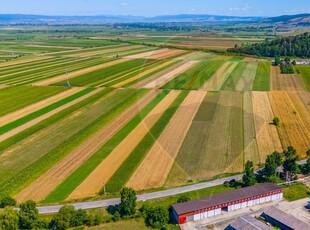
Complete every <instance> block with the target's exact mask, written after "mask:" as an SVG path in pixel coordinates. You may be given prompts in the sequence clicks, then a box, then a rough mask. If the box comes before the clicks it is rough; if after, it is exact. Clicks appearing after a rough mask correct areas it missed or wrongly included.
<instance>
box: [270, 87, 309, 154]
mask: <svg viewBox="0 0 310 230" xmlns="http://www.w3.org/2000/svg"><path fill="white" fill-rule="evenodd" d="M269 98H270V101H271V105H272V108H273V111H274V114H275V116H277V117H279V119H280V125H279V127H278V131H279V135H280V138H281V142H282V145H283V147H285V148H287V147H288V146H290V145H291V146H293V147H295V148H296V150H297V153H298V154H299V155H300V156H302V157H305V156H306V151H307V150H308V149H310V133H309V131H308V129H309V128H308V127H307V125H306V123H308V121H307V122H306V123H305V122H304V121H303V120H304V119H307V118H305V117H302V115H303V114H301V113H300V112H299V111H298V109H297V108H296V107H295V106H294V104H293V102H292V99H291V98H290V97H289V95H288V93H287V92H283V91H277V92H276V91H274V92H270V93H269Z"/></svg>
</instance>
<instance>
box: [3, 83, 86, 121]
mask: <svg viewBox="0 0 310 230" xmlns="http://www.w3.org/2000/svg"><path fill="white" fill-rule="evenodd" d="M82 90H84V88H72V89H69V90H66V91H64V92H62V93H59V94H57V95H55V96H52V97H49V98H47V99H44V100H42V101H39V102H37V103H35V104H32V105H29V106H27V107H25V108H22V109H20V110H17V111H14V112H12V113H9V114H6V115H5V116H2V117H0V127H1V126H3V125H5V124H8V123H10V122H12V121H15V120H17V119H19V118H22V117H24V116H26V115H28V114H30V113H33V112H35V111H37V110H40V109H42V108H44V107H46V106H49V105H51V104H53V103H55V102H57V101H59V100H61V99H64V98H66V97H69V96H71V95H73V94H75V93H77V92H80V91H82Z"/></svg>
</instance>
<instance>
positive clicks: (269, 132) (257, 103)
mask: <svg viewBox="0 0 310 230" xmlns="http://www.w3.org/2000/svg"><path fill="white" fill-rule="evenodd" d="M252 100H253V113H254V123H255V132H256V134H255V138H256V141H257V145H258V150H259V162H264V160H265V159H266V157H267V155H269V154H271V153H273V152H274V151H278V152H282V145H281V141H280V139H279V135H278V132H277V128H276V127H275V126H274V125H273V124H272V119H273V118H274V114H273V111H272V108H271V105H270V102H269V98H268V93H267V92H252Z"/></svg>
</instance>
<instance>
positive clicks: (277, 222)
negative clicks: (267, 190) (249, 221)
mask: <svg viewBox="0 0 310 230" xmlns="http://www.w3.org/2000/svg"><path fill="white" fill-rule="evenodd" d="M261 217H262V218H263V219H264V220H265V221H267V222H269V223H271V224H272V225H274V226H277V227H279V228H281V229H282V230H294V229H296V230H304V229H307V230H308V229H310V225H309V224H307V223H305V222H303V221H301V220H299V219H297V218H296V217H294V216H292V215H290V214H287V213H285V212H283V211H281V210H279V209H277V208H275V207H271V208H269V209H268V210H267V211H265V212H263V213H262V215H261Z"/></svg>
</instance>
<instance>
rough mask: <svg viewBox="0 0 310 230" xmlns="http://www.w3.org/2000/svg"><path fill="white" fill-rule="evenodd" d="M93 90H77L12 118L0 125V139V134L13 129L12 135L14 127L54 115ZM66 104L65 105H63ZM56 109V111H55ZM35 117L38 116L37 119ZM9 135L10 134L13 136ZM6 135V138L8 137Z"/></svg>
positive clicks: (0, 135) (0, 136)
mask: <svg viewBox="0 0 310 230" xmlns="http://www.w3.org/2000/svg"><path fill="white" fill-rule="evenodd" d="M93 90H95V89H94V88H87V89H84V90H82V91H80V90H79V92H77V93H75V94H73V95H71V96H69V97H66V98H63V99H61V100H59V101H57V102H55V103H53V104H51V105H48V106H46V107H43V108H41V109H39V110H37V111H35V112H33V113H30V114H28V115H26V116H24V117H21V118H19V119H17V120H14V121H13V122H10V123H8V124H6V125H3V126H1V127H0V141H1V138H2V135H3V134H5V133H7V132H9V131H13V135H15V134H14V133H15V132H14V129H17V128H18V127H21V126H23V125H25V129H27V128H28V126H27V125H26V124H27V123H28V122H31V123H33V122H34V124H36V123H38V122H40V121H41V118H42V119H43V120H44V117H43V115H45V118H47V117H49V116H52V115H54V114H55V113H58V112H59V111H61V110H63V109H66V108H67V106H71V105H72V104H69V103H70V102H72V103H74V104H75V103H77V102H79V101H80V100H83V99H84V98H83V96H84V95H86V94H88V93H90V92H92V91H93ZM78 98H80V100H77V99H78ZM75 100H76V101H75ZM66 104H67V106H65V105H66ZM56 110H57V111H56ZM37 118H40V119H38V120H37ZM22 130H23V129H22ZM13 135H11V136H13ZM11 136H9V137H11ZM9 137H7V138H9Z"/></svg>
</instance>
